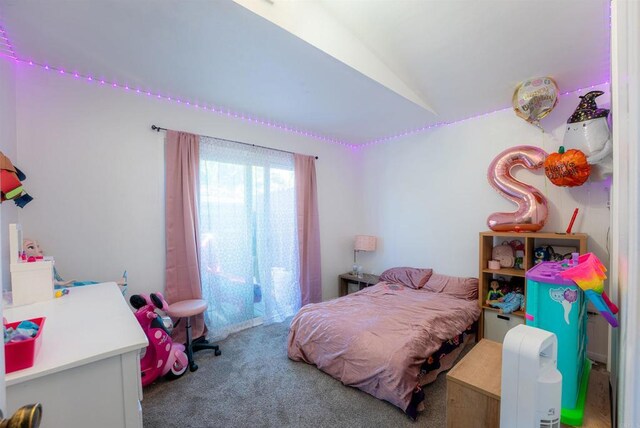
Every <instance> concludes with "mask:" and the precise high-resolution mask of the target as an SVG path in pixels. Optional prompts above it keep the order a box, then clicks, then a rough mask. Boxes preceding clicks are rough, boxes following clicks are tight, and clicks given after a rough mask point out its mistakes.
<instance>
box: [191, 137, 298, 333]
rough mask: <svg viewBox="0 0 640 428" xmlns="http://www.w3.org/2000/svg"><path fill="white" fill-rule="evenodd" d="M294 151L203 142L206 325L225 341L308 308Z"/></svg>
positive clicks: (202, 238) (202, 254)
mask: <svg viewBox="0 0 640 428" xmlns="http://www.w3.org/2000/svg"><path fill="white" fill-rule="evenodd" d="M294 178H295V176H294V161H293V155H292V154H290V153H285V152H279V151H275V150H270V149H265V148H261V147H253V146H249V145H242V144H237V143H233V142H227V141H224V140H218V139H215V138H209V137H202V138H201V141H200V195H199V196H200V200H199V204H200V207H199V220H200V243H201V249H200V264H201V276H202V293H203V298H204V299H206V300H207V301H208V303H209V308H208V310H207V312H206V322H207V325H208V326H209V328H210V329H211V330H212V331H213V333H214V335H216V336H219V335H224V334H228V333H230V332H233V331H237V330H241V329H243V328H246V327H250V326H252V325H256V324H259V323H261V322H266V323H269V322H276V321H282V320H283V319H284V318H286V317H288V316H290V315H293V314H294V313H295V312H296V311H297V309H298V308H299V307H300V287H299V283H298V278H299V266H298V265H299V257H298V240H297V226H296V208H295V185H294Z"/></svg>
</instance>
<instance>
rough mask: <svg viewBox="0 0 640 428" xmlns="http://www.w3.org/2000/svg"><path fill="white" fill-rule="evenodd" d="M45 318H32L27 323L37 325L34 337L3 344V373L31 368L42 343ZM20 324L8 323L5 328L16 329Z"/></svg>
mask: <svg viewBox="0 0 640 428" xmlns="http://www.w3.org/2000/svg"><path fill="white" fill-rule="evenodd" d="M44 320H45V317H42V318H32V319H30V320H29V321H31V322H33V323H35V324H37V325H38V327H39V329H38V333H37V334H36V336H35V337H33V338H31V339H27V340H23V341H21V342H9V343H5V344H4V367H5V373H11V372H15V371H17V370H23V369H28V368H29V367H31V366H33V363H34V362H35V359H36V356H37V355H38V351H39V350H40V344H41V342H42V329H43V327H44ZM18 324H20V321H18V322H10V323H8V324H6V327H7V328H8V327H13V328H16V327H17V326H18Z"/></svg>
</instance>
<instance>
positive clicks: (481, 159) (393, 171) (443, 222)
mask: <svg viewBox="0 0 640 428" xmlns="http://www.w3.org/2000/svg"><path fill="white" fill-rule="evenodd" d="M594 89H600V90H603V91H605V95H602V96H601V97H599V98H598V105H599V106H602V107H607V106H608V104H609V102H610V90H609V88H608V87H607V86H605V85H603V86H601V87H598V88H594ZM582 94H584V92H583V93H582ZM578 95H579V94H577V93H576V94H570V95H567V96H562V97H561V98H560V102H559V103H558V105H557V106H556V108H555V109H554V110H553V111H552V112H551V113H550V114H549V116H548V117H547V118H545V119H543V121H542V126H543V128H544V129H545V130H546V133H543V132H541V131H540V129H538V128H536V127H534V126H532V125H530V124H528V123H527V122H525V121H524V120H522V119H520V118H518V117H517V116H516V115H515V113H514V112H513V111H512V110H510V109H509V110H504V111H500V112H497V113H494V114H491V115H488V116H485V117H482V118H478V119H471V120H468V121H464V122H461V123H458V124H455V125H452V126H444V127H441V128H437V129H435V130H432V131H430V132H426V133H422V134H418V135H415V136H412V137H410V138H406V139H402V140H396V141H392V142H389V143H386V144H380V145H377V146H372V147H371V148H367V149H364V151H363V157H364V165H363V168H364V169H365V170H366V171H367V177H368V179H367V181H366V182H365V184H364V186H363V190H362V191H363V195H364V201H363V203H364V206H365V207H366V208H367V213H368V214H367V216H366V224H367V230H366V231H367V232H368V233H371V234H374V235H377V236H378V237H379V248H378V249H377V250H376V252H375V253H367V254H364V255H363V256H361V257H360V259H361V260H362V264H363V265H364V266H365V268H366V269H365V270H366V271H373V272H376V273H380V272H381V271H382V270H384V269H387V268H389V267H392V266H399V265H403V266H406V265H412V266H417V267H418V266H419V267H433V268H434V269H435V270H436V271H437V272H440V273H445V274H452V275H462V276H476V277H477V276H478V248H479V244H478V233H479V232H481V231H485V230H488V227H487V225H486V219H487V217H488V216H489V214H491V213H493V212H496V211H505V212H506V211H515V205H513V204H511V203H510V202H508V201H507V200H506V199H504V198H503V197H501V196H500V195H498V194H497V193H496V192H495V191H494V190H493V188H492V187H490V185H489V184H488V182H487V178H486V177H487V168H488V166H489V163H490V162H491V161H492V160H493V159H494V158H495V156H496V155H497V154H498V153H500V152H501V151H502V150H505V149H507V148H509V147H513V146H517V145H533V146H537V147H542V148H543V149H544V150H545V151H547V152H548V153H551V152H556V151H557V150H558V146H559V145H560V144H561V142H562V138H563V136H564V129H565V127H564V124H565V122H566V120H567V119H568V118H569V116H570V115H571V114H572V112H573V111H574V109H575V107H576V106H577V105H578ZM514 175H515V177H516V178H518V179H520V180H522V181H524V182H526V183H528V184H531V185H533V186H535V187H537V188H538V189H539V190H540V191H542V193H543V194H544V195H545V196H547V198H548V201H549V217H548V220H547V223H546V225H545V227H544V229H543V231H549V232H563V231H565V230H566V228H567V225H568V224H569V221H570V218H571V215H572V214H573V210H574V208H576V207H578V208H579V209H580V211H579V215H578V218H577V220H576V223H575V224H574V227H573V231H574V232H584V233H588V234H589V242H588V246H589V250H590V251H593V252H594V253H595V254H596V255H597V256H598V257H599V258H600V259H601V260H603V261H604V263H605V264H607V265H608V260H609V256H608V252H607V244H606V242H607V232H608V229H609V224H610V219H609V209H608V208H607V201H608V198H609V189H608V187H609V186H610V184H608V183H610V182H609V181H608V182H596V183H587V184H585V185H583V186H581V187H577V188H572V189H567V188H560V187H556V186H554V185H553V184H551V183H550V182H549V181H548V180H547V179H546V178H545V176H544V171H543V170H542V169H540V170H538V171H536V172H535V173H532V172H529V171H526V170H522V169H521V170H520V171H518V172H516V173H515V174H514ZM598 318H600V317H598ZM596 325H597V329H596V330H597V331H596V333H595V334H594V335H592V336H593V337H592V342H594V341H595V342H599V343H600V344H599V345H598V347H597V348H596V349H594V348H593V343H592V344H591V348H590V351H591V352H595V353H597V354H598V357H599V358H598V359H605V358H606V354H607V348H606V344H607V328H606V324H602V323H601V321H599V322H598V323H597V324H596ZM596 337H597V339H596Z"/></svg>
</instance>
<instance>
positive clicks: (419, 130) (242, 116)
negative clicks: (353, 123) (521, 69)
mask: <svg viewBox="0 0 640 428" xmlns="http://www.w3.org/2000/svg"><path fill="white" fill-rule="evenodd" d="M0 33H1V31H0ZM12 58H13V59H14V60H15V61H16V62H19V63H23V64H28V65H29V66H38V67H40V68H42V69H44V70H47V71H53V72H57V73H59V74H64V75H72V76H73V77H74V78H76V79H84V80H86V81H88V82H95V83H98V84H100V85H110V86H111V87H113V88H119V89H124V90H126V91H133V92H135V93H136V94H139V95H146V96H149V97H155V98H157V99H163V100H166V101H173V102H175V103H177V104H182V105H186V106H189V107H192V108H195V109H202V110H205V111H210V112H212V113H216V114H218V115H220V116H227V117H233V118H234V119H239V120H242V121H245V122H250V123H254V124H256V125H261V126H264V127H267V128H274V129H278V130H281V131H285V132H289V133H292V134H297V135H301V136H305V137H309V138H313V139H316V140H320V141H324V142H327V143H331V144H337V145H341V146H345V147H348V148H350V149H355V150H358V149H362V148H365V147H369V146H373V145H376V144H382V143H387V142H389V141H393V140H397V139H400V138H403V137H407V136H409V135H415V134H419V133H422V132H426V131H429V130H431V129H436V128H441V127H443V126H450V125H458V124H460V123H462V122H466V121H469V120H474V119H479V118H482V117H485V116H488V115H491V114H494V113H498V112H501V111H504V110H510V109H511V107H505V108H501V109H497V110H493V111H490V112H486V113H482V114H479V115H475V116H470V117H467V118H465V119H460V120H455V121H450V122H438V123H434V124H431V125H425V126H423V127H420V128H416V129H412V130H408V131H405V132H402V133H399V134H395V135H391V136H388V137H383V138H377V139H375V140H370V141H367V142H365V143H362V144H352V143H348V142H345V141H342V140H337V139H333V138H329V137H326V136H324V135H320V134H315V133H313V132H309V131H305V130H301V129H297V128H293V127H291V126H288V125H284V124H278V123H274V122H271V121H268V120H265V119H262V118H258V117H252V116H248V115H245V114H243V113H237V112H234V111H231V110H229V109H223V108H220V107H216V106H213V105H212V106H206V105H200V104H199V103H192V102H190V101H184V100H181V99H178V98H171V97H170V96H164V95H161V94H158V93H153V92H151V91H144V90H141V89H140V88H135V89H132V88H131V87H129V85H123V84H118V83H115V82H109V81H106V80H105V79H96V78H94V77H93V76H89V75H83V74H80V73H78V72H73V73H70V72H66V71H64V70H63V69H60V68H56V67H51V66H49V65H42V64H39V63H36V62H33V61H26V60H22V59H18V58H15V57H12ZM607 83H609V82H603V83H599V84H596V85H591V86H588V87H585V88H580V89H576V90H573V91H567V92H563V93H561V94H559V95H560V96H565V95H569V94H573V93H575V92H581V91H585V90H588V89H592V88H594V87H596V86H600V85H604V84H607Z"/></svg>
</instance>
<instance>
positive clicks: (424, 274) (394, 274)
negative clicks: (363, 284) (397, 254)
mask: <svg viewBox="0 0 640 428" xmlns="http://www.w3.org/2000/svg"><path fill="white" fill-rule="evenodd" d="M432 273H433V270H432V269H420V268H411V267H395V268H391V269H387V270H385V271H384V272H382V274H381V275H380V281H385V282H394V283H398V284H402V285H405V286H407V287H410V288H413V289H416V290H419V289H421V288H422V287H424V285H425V284H426V283H427V281H429V278H430V277H431V274H432Z"/></svg>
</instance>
